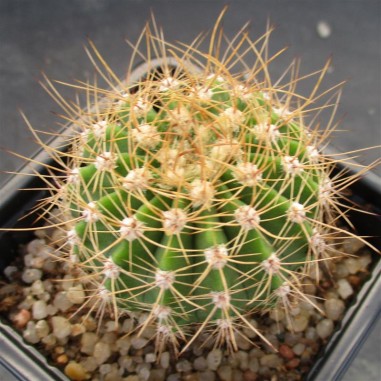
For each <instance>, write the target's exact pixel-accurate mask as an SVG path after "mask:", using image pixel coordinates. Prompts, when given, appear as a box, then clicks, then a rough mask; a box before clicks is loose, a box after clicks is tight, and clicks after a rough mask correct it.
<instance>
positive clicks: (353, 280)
mask: <svg viewBox="0 0 381 381" xmlns="http://www.w3.org/2000/svg"><path fill="white" fill-rule="evenodd" d="M347 279H348V282H349V283H350V284H351V286H353V287H359V286H360V285H361V278H360V277H359V276H357V275H349V277H348V278H347Z"/></svg>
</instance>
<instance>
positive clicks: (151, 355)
mask: <svg viewBox="0 0 381 381" xmlns="http://www.w3.org/2000/svg"><path fill="white" fill-rule="evenodd" d="M144 360H145V362H147V363H151V362H155V361H156V354H155V353H147V354H146V356H145V358H144Z"/></svg>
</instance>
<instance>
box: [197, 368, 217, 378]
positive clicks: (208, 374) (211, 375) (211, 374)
mask: <svg viewBox="0 0 381 381" xmlns="http://www.w3.org/2000/svg"><path fill="white" fill-rule="evenodd" d="M215 379H216V373H214V372H212V371H211V370H207V371H205V372H200V373H199V381H215Z"/></svg>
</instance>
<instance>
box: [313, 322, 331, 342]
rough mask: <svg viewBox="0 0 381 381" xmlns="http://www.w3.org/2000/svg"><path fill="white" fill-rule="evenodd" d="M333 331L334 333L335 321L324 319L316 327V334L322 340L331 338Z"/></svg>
mask: <svg viewBox="0 0 381 381" xmlns="http://www.w3.org/2000/svg"><path fill="white" fill-rule="evenodd" d="M332 331H333V321H332V320H330V319H323V320H321V321H320V322H319V323H318V325H317V326H316V332H317V334H318V335H319V337H320V338H321V339H325V338H327V337H328V336H330V334H331V333H332Z"/></svg>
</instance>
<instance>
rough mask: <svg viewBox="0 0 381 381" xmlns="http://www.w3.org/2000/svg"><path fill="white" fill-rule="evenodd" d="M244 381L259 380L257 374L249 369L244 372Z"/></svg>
mask: <svg viewBox="0 0 381 381" xmlns="http://www.w3.org/2000/svg"><path fill="white" fill-rule="evenodd" d="M242 378H243V381H257V374H256V373H255V372H252V371H251V370H247V371H246V372H244V373H243V377H242Z"/></svg>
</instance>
